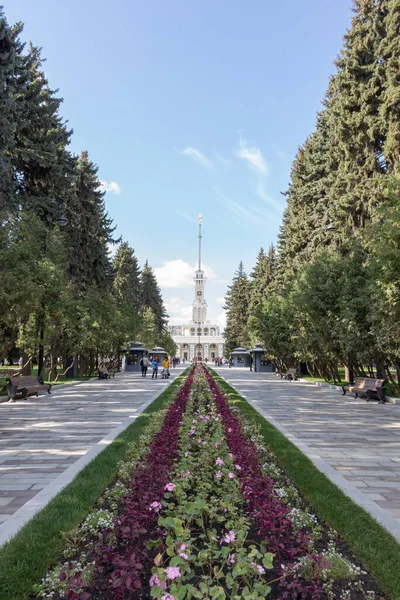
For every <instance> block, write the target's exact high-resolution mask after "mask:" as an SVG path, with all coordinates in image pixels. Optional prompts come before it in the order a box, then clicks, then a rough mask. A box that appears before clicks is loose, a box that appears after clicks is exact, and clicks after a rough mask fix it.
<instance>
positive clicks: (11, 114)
mask: <svg viewBox="0 0 400 600" xmlns="http://www.w3.org/2000/svg"><path fill="white" fill-rule="evenodd" d="M21 31H22V25H21V24H20V23H18V24H17V25H15V26H14V27H10V26H9V25H8V23H7V20H6V18H5V15H4V12H3V10H2V8H1V7H0V214H1V213H5V212H9V211H10V210H13V209H15V207H16V198H15V193H14V191H15V190H14V185H13V183H14V181H13V176H12V167H11V158H10V152H11V150H12V148H14V145H15V128H16V122H17V115H16V83H17V79H18V76H19V73H20V70H21V68H22V56H21V52H22V44H21V42H20V41H19V34H20V33H21Z"/></svg>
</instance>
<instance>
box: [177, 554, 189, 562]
mask: <svg viewBox="0 0 400 600" xmlns="http://www.w3.org/2000/svg"><path fill="white" fill-rule="evenodd" d="M179 556H180V557H181V558H184V559H185V560H188V558H189V557H188V555H187V554H186V552H179Z"/></svg>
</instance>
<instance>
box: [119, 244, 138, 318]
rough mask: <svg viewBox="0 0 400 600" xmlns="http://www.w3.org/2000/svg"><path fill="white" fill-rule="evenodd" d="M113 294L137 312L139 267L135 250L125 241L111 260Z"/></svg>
mask: <svg viewBox="0 0 400 600" xmlns="http://www.w3.org/2000/svg"><path fill="white" fill-rule="evenodd" d="M113 270H114V281H113V291H114V296H115V297H116V298H118V299H119V300H120V301H124V302H126V303H127V305H128V306H129V308H130V309H131V310H132V312H134V313H135V314H137V315H138V314H139V312H140V306H141V302H140V301H141V292H142V287H141V281H140V267H139V263H138V259H137V257H136V256H135V251H134V250H133V248H131V247H130V246H129V244H128V243H127V242H122V244H121V245H120V246H119V248H118V250H117V253H116V255H115V258H114V262H113Z"/></svg>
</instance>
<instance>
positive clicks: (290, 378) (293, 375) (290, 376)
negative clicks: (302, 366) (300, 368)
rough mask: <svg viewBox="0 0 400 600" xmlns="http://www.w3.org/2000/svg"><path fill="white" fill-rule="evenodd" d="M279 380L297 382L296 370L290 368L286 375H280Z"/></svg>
mask: <svg viewBox="0 0 400 600" xmlns="http://www.w3.org/2000/svg"><path fill="white" fill-rule="evenodd" d="M281 379H287V380H288V381H296V380H297V369H295V368H293V367H292V368H291V369H288V370H287V371H286V373H281Z"/></svg>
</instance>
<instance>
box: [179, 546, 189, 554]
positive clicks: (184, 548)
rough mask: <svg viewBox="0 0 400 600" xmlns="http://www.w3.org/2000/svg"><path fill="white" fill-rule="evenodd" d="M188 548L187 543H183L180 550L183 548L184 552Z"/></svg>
mask: <svg viewBox="0 0 400 600" xmlns="http://www.w3.org/2000/svg"><path fill="white" fill-rule="evenodd" d="M186 548H187V546H186V544H181V545H180V546H179V550H181V551H182V552H184V551H185V550H186Z"/></svg>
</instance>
